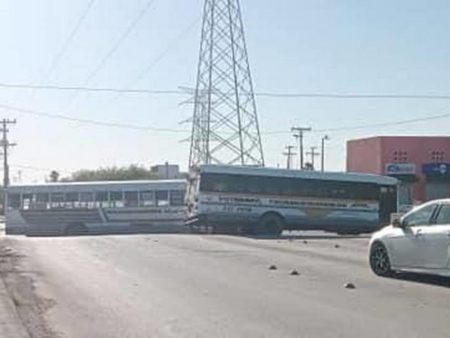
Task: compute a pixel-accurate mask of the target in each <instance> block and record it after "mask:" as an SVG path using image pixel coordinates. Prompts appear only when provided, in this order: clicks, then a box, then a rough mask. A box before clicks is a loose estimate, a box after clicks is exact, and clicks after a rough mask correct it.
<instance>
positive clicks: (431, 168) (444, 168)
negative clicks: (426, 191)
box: [422, 163, 450, 176]
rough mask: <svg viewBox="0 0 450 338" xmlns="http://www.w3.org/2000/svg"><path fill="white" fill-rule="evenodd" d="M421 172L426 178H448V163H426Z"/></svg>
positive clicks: (449, 166)
mask: <svg viewBox="0 0 450 338" xmlns="http://www.w3.org/2000/svg"><path fill="white" fill-rule="evenodd" d="M422 172H423V173H424V174H425V175H427V176H450V163H426V164H424V165H423V166H422Z"/></svg>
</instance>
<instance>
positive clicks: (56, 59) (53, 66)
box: [43, 0, 97, 83]
mask: <svg viewBox="0 0 450 338" xmlns="http://www.w3.org/2000/svg"><path fill="white" fill-rule="evenodd" d="M96 1H97V0H90V1H89V2H88V4H87V6H86V8H85V9H84V10H83V12H82V13H81V16H80V17H79V18H78V20H77V22H76V24H75V26H74V28H73V29H72V31H71V32H70V34H69V36H68V37H67V39H66V40H65V41H64V43H63V44H62V47H61V49H60V51H59V52H58V53H57V54H56V55H55V57H54V58H53V60H52V63H51V64H50V67H49V69H48V70H47V73H46V74H45V76H44V80H43V82H44V83H45V82H47V81H48V80H49V79H50V77H51V75H52V74H53V72H54V70H55V69H56V68H57V67H58V64H59V62H60V61H61V59H62V57H63V56H64V54H65V53H66V52H67V50H68V48H69V46H70V44H71V43H72V42H73V40H74V39H75V37H76V35H77V33H78V31H79V30H80V28H81V26H82V24H83V22H84V20H85V19H86V17H87V16H88V14H89V12H90V10H91V8H92V6H93V5H94V3H95V2H96Z"/></svg>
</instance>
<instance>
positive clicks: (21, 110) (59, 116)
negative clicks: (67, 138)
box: [0, 104, 188, 133]
mask: <svg viewBox="0 0 450 338" xmlns="http://www.w3.org/2000/svg"><path fill="white" fill-rule="evenodd" d="M0 108H1V109H6V110H11V111H15V112H18V113H23V114H28V115H34V116H41V117H47V118H52V119H59V120H65V121H71V122H79V123H84V124H89V125H97V126H103V127H113V128H125V129H134V130H141V131H153V132H167V133H185V132H188V131H187V130H181V129H170V128H154V127H147V126H142V125H137V124H128V123H116V122H108V121H98V120H92V119H82V118H76V117H70V116H67V115H63V114H53V113H47V112H43V111H37V110H33V109H26V108H19V107H14V106H10V105H5V104H0Z"/></svg>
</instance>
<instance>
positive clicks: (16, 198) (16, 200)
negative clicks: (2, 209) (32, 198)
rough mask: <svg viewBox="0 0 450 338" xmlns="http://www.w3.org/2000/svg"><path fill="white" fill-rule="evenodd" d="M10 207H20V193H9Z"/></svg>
mask: <svg viewBox="0 0 450 338" xmlns="http://www.w3.org/2000/svg"><path fill="white" fill-rule="evenodd" d="M8 207H9V208H11V209H15V210H16V209H20V194H9V195H8Z"/></svg>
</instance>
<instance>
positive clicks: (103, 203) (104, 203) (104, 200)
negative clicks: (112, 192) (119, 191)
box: [95, 191, 108, 208]
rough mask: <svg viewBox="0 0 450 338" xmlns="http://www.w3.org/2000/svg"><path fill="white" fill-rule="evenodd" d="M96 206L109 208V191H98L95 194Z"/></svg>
mask: <svg viewBox="0 0 450 338" xmlns="http://www.w3.org/2000/svg"><path fill="white" fill-rule="evenodd" d="M95 204H96V205H97V207H101V208H107V207H108V192H107V191H97V192H96V193H95Z"/></svg>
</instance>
